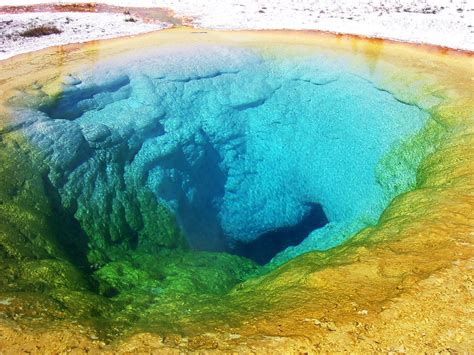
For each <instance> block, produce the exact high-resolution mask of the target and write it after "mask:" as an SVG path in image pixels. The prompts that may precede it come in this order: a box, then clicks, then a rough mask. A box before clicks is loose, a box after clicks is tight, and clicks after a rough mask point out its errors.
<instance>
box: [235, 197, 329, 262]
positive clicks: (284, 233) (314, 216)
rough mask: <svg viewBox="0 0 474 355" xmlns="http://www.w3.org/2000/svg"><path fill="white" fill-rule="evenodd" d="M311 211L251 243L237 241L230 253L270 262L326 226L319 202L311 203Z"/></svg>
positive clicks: (256, 260) (257, 260) (324, 215)
mask: <svg viewBox="0 0 474 355" xmlns="http://www.w3.org/2000/svg"><path fill="white" fill-rule="evenodd" d="M309 206H310V210H309V212H308V213H307V214H306V215H305V216H304V217H303V218H302V219H301V221H300V222H299V223H297V224H295V225H292V226H287V227H282V228H277V229H274V230H271V231H269V232H266V233H263V234H262V235H260V236H259V237H258V238H257V239H255V240H254V241H252V242H250V243H243V242H236V243H235V244H234V245H233V247H232V248H231V250H230V253H232V254H235V255H239V256H243V257H246V258H248V259H251V260H253V261H255V262H257V263H258V264H260V265H264V264H266V263H268V262H269V261H270V260H271V259H272V258H273V257H274V256H275V255H276V254H278V253H279V252H281V251H283V250H285V249H286V248H288V247H290V246H295V245H298V244H299V243H301V242H302V241H303V240H304V239H305V238H306V237H307V236H308V235H309V234H310V233H311V232H312V231H314V230H315V229H318V228H322V227H324V226H325V225H326V224H327V223H328V222H329V220H328V218H327V217H326V214H325V213H324V210H323V207H322V206H321V205H320V204H318V203H311V204H309Z"/></svg>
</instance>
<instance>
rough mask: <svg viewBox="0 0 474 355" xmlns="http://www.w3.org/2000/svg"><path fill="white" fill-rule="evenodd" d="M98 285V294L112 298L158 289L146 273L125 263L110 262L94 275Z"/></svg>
mask: <svg viewBox="0 0 474 355" xmlns="http://www.w3.org/2000/svg"><path fill="white" fill-rule="evenodd" d="M93 277H94V279H95V280H97V282H98V283H99V292H100V293H101V294H103V295H107V296H113V295H116V294H118V293H123V292H129V291H131V290H133V291H145V292H146V291H149V292H152V290H153V289H155V288H157V287H158V285H159V284H158V282H157V281H156V280H154V279H153V278H152V277H151V276H150V274H149V273H148V272H147V271H144V270H140V269H138V268H135V267H133V266H132V265H131V264H130V263H129V262H127V261H116V262H111V263H109V264H107V265H105V266H104V267H102V268H100V269H99V270H98V271H96V272H95V273H94V276H93Z"/></svg>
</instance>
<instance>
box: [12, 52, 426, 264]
mask: <svg viewBox="0 0 474 355" xmlns="http://www.w3.org/2000/svg"><path fill="white" fill-rule="evenodd" d="M37 97H39V98H40V100H37V101H36V102H38V104H36V105H35V106H34V107H32V108H28V109H25V108H22V109H20V108H18V111H17V121H18V122H20V123H21V124H22V125H23V128H22V131H23V132H24V133H25V135H26V136H27V137H28V140H29V141H31V142H32V143H33V144H34V146H36V147H38V148H39V151H40V152H42V154H44V160H45V162H46V164H47V165H48V167H49V173H48V179H49V180H50V181H51V184H52V186H53V188H54V189H55V190H57V192H58V194H59V196H60V201H61V204H62V206H63V207H64V209H65V210H66V211H68V212H69V213H70V214H71V215H72V216H74V218H75V219H76V220H77V221H78V222H79V224H80V226H81V228H82V229H83V230H84V232H85V233H86V234H87V235H88V237H89V248H90V250H91V252H90V254H89V260H90V261H91V262H92V263H93V262H98V263H100V262H103V260H106V259H114V255H115V254H117V253H119V251H120V250H126V249H140V248H144V249H146V250H154V248H160V247H174V246H176V245H178V244H179V243H180V241H179V240H178V239H179V238H177V237H176V236H177V235H178V234H179V232H177V229H176V228H173V227H169V223H168V224H166V226H165V227H164V225H165V224H164V222H163V221H172V220H174V219H176V221H177V225H178V226H179V229H181V230H182V234H183V235H184V238H185V240H186V241H187V243H188V244H189V245H190V246H191V247H192V248H196V249H203V250H211V251H229V250H232V248H233V246H234V245H235V244H242V243H243V244H245V243H249V242H252V241H255V240H256V239H258V238H259V236H261V235H265V234H268V233H269V232H271V231H274V230H279V229H281V228H287V227H291V226H295V225H298V224H299V223H300V222H301V221H302V220H304V218H305V217H306V216H308V214H309V213H310V209H311V206H314V205H315V204H319V205H321V206H322V208H323V211H324V214H325V217H327V219H328V221H329V223H328V224H326V225H325V226H324V227H323V228H318V229H315V230H314V231H312V232H310V233H309V234H308V236H307V237H306V236H303V237H306V238H305V240H304V241H303V243H302V244H301V245H300V246H299V247H297V248H295V249H293V250H291V251H287V252H286V253H285V252H284V253H283V254H281V255H280V256H279V260H281V261H283V260H286V259H288V258H289V257H290V256H294V255H295V254H300V253H302V252H305V251H308V250H314V249H319V250H324V249H328V248H331V247H333V246H335V245H338V244H340V243H341V242H342V241H343V240H344V239H345V238H347V237H348V236H349V235H351V234H353V233H354V232H356V231H357V230H358V229H360V228H362V227H363V226H365V225H368V224H371V223H375V222H376V221H377V219H378V217H379V216H380V214H381V212H382V211H383V209H384V208H385V207H386V206H387V204H388V203H389V201H390V199H391V198H393V197H394V196H391V195H390V193H387V191H384V189H383V187H382V186H381V184H380V182H379V181H378V178H377V176H376V167H377V165H378V164H379V162H380V160H381V159H382V158H383V157H384V156H385V155H386V154H387V153H389V152H390V151H391V149H393V148H394V147H395V146H396V145H397V144H399V143H400V142H401V141H402V140H404V139H407V138H408V137H409V136H410V135H412V134H414V133H415V132H417V131H419V130H420V129H421V128H422V127H423V125H424V123H425V122H426V120H427V118H428V114H427V113H426V112H424V111H422V110H420V109H419V108H418V107H415V106H411V105H408V104H405V103H403V102H400V101H398V100H397V99H396V98H394V97H393V96H392V95H391V94H390V93H388V92H385V91H382V90H379V89H377V88H376V87H375V86H374V85H373V84H372V83H370V82H369V81H367V80H365V79H362V78H360V77H358V76H356V75H354V74H352V73H350V72H349V71H348V69H347V67H346V63H344V62H343V61H334V60H333V59H331V57H327V56H323V55H321V54H317V53H315V54H314V55H310V56H308V55H307V56H305V57H302V58H291V59H283V57H282V58H277V57H275V58H268V57H263V56H261V55H260V54H259V53H257V52H255V51H253V50H250V49H242V48H233V47H214V46H205V47H203V46H200V47H189V48H168V49H161V50H157V51H153V52H148V53H144V54H141V55H139V56H138V55H137V56H133V57H129V58H126V59H123V60H120V61H111V62H107V63H101V64H100V65H97V66H96V67H95V68H94V69H91V70H86V71H84V72H81V73H71V75H69V76H66V77H65V79H64V90H63V93H62V95H61V96H60V97H59V98H51V97H47V96H46V95H44V94H43V93H41V90H39V92H38V93H37ZM18 122H17V123H18ZM300 239H304V238H300Z"/></svg>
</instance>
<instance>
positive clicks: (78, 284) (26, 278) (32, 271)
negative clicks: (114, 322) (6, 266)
mask: <svg viewBox="0 0 474 355" xmlns="http://www.w3.org/2000/svg"><path fill="white" fill-rule="evenodd" d="M19 277H20V278H21V280H22V283H23V285H24V287H25V288H29V289H37V290H43V289H54V288H66V289H69V290H86V289H88V288H89V285H88V283H87V281H86V279H85V277H84V275H83V274H82V273H81V272H80V271H79V270H78V269H77V268H76V267H75V266H74V265H72V264H71V263H69V262H67V261H61V260H54V259H47V260H33V261H27V262H23V263H21V264H20V275H19Z"/></svg>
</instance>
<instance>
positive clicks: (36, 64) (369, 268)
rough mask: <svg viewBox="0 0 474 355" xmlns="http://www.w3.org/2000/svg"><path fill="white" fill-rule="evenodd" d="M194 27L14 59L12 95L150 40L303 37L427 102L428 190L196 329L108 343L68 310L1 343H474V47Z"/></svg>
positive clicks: (424, 177) (241, 293)
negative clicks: (433, 142)
mask: <svg viewBox="0 0 474 355" xmlns="http://www.w3.org/2000/svg"><path fill="white" fill-rule="evenodd" d="M193 32H195V30H190V29H176V30H169V31H162V32H159V33H155V34H147V35H142V36H138V37H136V38H130V39H116V40H110V41H102V42H97V43H89V44H84V45H72V46H66V47H62V48H51V49H47V50H43V51H40V52H37V53H31V54H26V55H23V56H19V57H16V58H12V59H10V60H7V61H4V62H2V63H0V64H1V66H2V71H1V73H0V91H1V92H2V96H1V97H2V100H8V98H9V97H11V96H13V95H14V90H15V89H16V88H19V87H20V88H21V87H26V85H27V84H30V83H33V82H35V81H38V82H41V83H44V84H46V85H45V87H46V88H47V90H49V92H50V93H54V92H58V90H60V89H59V84H58V83H59V82H60V78H61V75H65V74H66V73H68V72H69V71H72V70H75V71H77V70H80V68H81V66H89V65H93V63H94V62H96V61H98V60H102V59H104V58H108V57H113V56H116V55H120V54H122V53H125V52H130V51H133V50H135V49H138V48H142V49H143V48H146V47H152V46H157V45H167V44H171V43H185V44H186V43H204V42H205V43H226V44H236V45H246V46H255V47H258V48H261V49H262V50H263V51H264V52H265V53H268V55H272V46H276V45H294V44H298V45H302V46H303V47H304V46H315V47H317V46H320V47H323V48H331V49H333V50H336V51H339V52H340V53H341V55H344V56H353V57H354V61H353V63H354V68H355V69H354V70H357V71H358V72H359V73H360V75H361V76H363V77H366V78H368V79H370V80H371V81H373V82H374V83H376V85H377V86H378V87H380V89H383V90H388V91H390V92H392V93H393V94H394V95H395V96H396V97H397V98H398V99H400V100H402V101H404V102H410V103H412V104H416V105H419V106H420V107H423V108H425V109H427V110H428V111H429V112H430V113H431V114H432V117H433V119H434V120H436V122H437V123H438V124H439V125H441V126H442V127H443V129H444V130H445V134H444V136H443V140H442V141H441V143H440V145H439V147H438V148H437V149H436V151H434V152H433V153H432V154H431V155H429V156H428V157H427V158H426V159H424V160H423V161H422V162H421V165H420V167H419V169H418V171H417V184H416V189H414V190H413V191H410V192H407V193H404V194H402V195H400V196H398V197H396V198H395V199H394V201H392V203H391V204H390V205H389V207H388V208H387V209H386V210H385V211H384V213H383V215H382V216H381V218H380V221H379V223H378V224H377V225H376V226H374V227H371V228H367V229H365V230H363V231H361V232H360V233H359V234H358V235H357V236H355V237H354V238H352V239H351V240H350V241H349V242H346V243H345V244H343V245H341V246H339V247H337V248H335V249H332V250H329V251H327V252H311V253H307V254H304V255H301V256H299V257H297V258H295V259H293V260H291V261H290V262H288V263H286V264H284V265H282V266H281V267H279V268H277V269H275V270H273V271H272V272H270V273H268V274H265V275H263V276H260V277H256V278H253V279H251V280H249V281H247V282H245V283H243V284H240V285H238V286H237V287H236V288H234V289H233V290H232V291H231V292H230V294H229V295H228V296H226V298H227V303H226V304H228V308H227V309H226V311H225V312H222V314H221V315H215V314H214V315H213V316H209V317H208V318H206V317H205V316H203V317H200V322H197V321H194V320H193V319H189V327H188V329H187V334H186V335H176V336H166V337H161V336H160V335H158V334H152V333H140V332H139V333H137V334H135V335H131V336H129V337H126V338H123V339H120V340H116V341H114V342H112V343H110V344H105V343H103V342H102V341H101V340H100V339H94V337H92V338H91V337H89V336H87V335H82V334H83V333H84V334H87V332H85V331H84V330H83V328H81V326H79V325H77V324H72V323H68V322H67V321H64V322H62V323H59V324H58V325H57V326H56V327H55V328H54V329H35V330H31V329H28V330H25V329H20V328H18V327H17V326H16V325H15V324H14V323H5V322H4V323H0V349H1V351H0V352H4V353H12V354H13V353H20V352H24V351H30V352H33V353H53V352H54V353H56V352H66V351H72V352H73V353H74V352H75V353H82V352H84V351H92V352H98V351H101V352H104V353H137V352H141V353H148V352H151V351H156V352H159V353H167V352H169V353H178V352H180V351H200V352H202V351H205V352H221V351H225V352H238V353H253V352H256V353H268V354H275V353H315V352H334V351H354V352H360V353H366V352H379V351H383V352H412V353H418V352H421V351H428V352H441V353H452V352H469V351H472V349H474V337H473V336H472V334H474V324H473V321H472V320H473V311H474V307H473V306H474V302H473V284H472V282H473V267H474V251H473V243H472V240H473V238H474V97H473V95H474V55H473V54H472V53H462V52H456V51H450V50H445V49H439V48H431V47H426V46H415V45H407V44H402V43H394V42H387V41H380V40H368V39H361V38H354V37H348V36H332V35H328V34H320V33H312V32H284V31H280V32H270V31H256V32H247V31H246V32H207V33H193ZM293 50H294V48H293V47H291V49H289V50H288V53H287V55H288V56H290V55H292V51H293ZM302 50H304V48H303V49H302V48H299V49H298V50H297V51H296V52H297V53H295V55H296V54H298V53H299V52H298V51H302ZM4 110H5V108H4V107H2V111H3V113H5V111H4ZM0 113H1V112H0ZM204 319H206V321H205V322H204V323H205V324H204V323H203V320H204Z"/></svg>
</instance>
